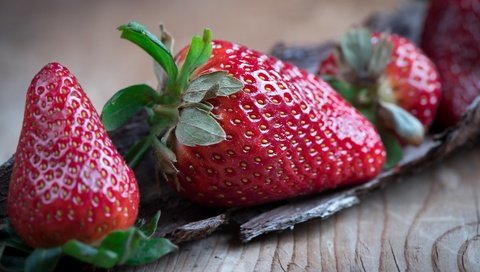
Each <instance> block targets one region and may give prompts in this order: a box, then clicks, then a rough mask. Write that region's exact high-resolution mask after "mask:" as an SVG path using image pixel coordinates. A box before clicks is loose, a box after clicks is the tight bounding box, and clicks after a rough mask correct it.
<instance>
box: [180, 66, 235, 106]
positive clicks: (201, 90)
mask: <svg viewBox="0 0 480 272" xmlns="http://www.w3.org/2000/svg"><path fill="white" fill-rule="evenodd" d="M242 88H243V83H242V82H241V81H240V80H238V79H236V78H234V77H232V76H229V75H228V73H227V72H226V71H217V72H213V73H208V74H204V75H201V76H199V77H198V78H196V79H194V80H193V81H192V82H190V84H189V85H188V87H187V90H185V93H184V94H183V101H185V102H190V103H196V102H201V101H203V100H204V99H209V98H213V97H216V96H228V95H231V94H234V93H236V92H238V91H240V90H241V89H242Z"/></svg>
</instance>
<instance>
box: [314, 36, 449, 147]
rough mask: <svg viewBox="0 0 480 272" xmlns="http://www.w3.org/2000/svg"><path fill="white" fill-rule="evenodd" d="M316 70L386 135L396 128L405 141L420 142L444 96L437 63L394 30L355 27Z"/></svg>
mask: <svg viewBox="0 0 480 272" xmlns="http://www.w3.org/2000/svg"><path fill="white" fill-rule="evenodd" d="M318 74H319V75H321V76H323V77H327V78H328V79H329V81H330V83H331V84H332V85H333V86H334V87H335V88H336V89H337V90H338V91H339V92H340V93H342V95H343V96H344V97H345V98H346V99H348V100H349V102H351V103H352V104H353V105H354V106H355V107H357V108H358V109H359V110H360V111H362V113H364V114H365V115H366V116H367V117H369V119H370V120H371V121H372V122H373V123H374V124H376V125H377V126H378V127H379V129H380V130H381V132H382V133H383V134H386V133H388V132H393V134H394V135H395V136H396V137H397V138H398V139H399V140H400V141H401V142H403V143H409V144H415V145H418V144H420V143H421V142H422V140H423V136H424V134H425V131H426V130H428V129H429V127H430V125H431V123H432V121H433V118H434V116H435V113H436V111H437V107H438V103H439V100H440V96H441V93H440V83H439V78H438V74H437V71H436V68H435V66H434V64H433V63H432V62H431V61H430V60H429V59H428V58H427V57H426V56H425V55H424V54H423V53H422V51H421V50H420V49H418V48H417V47H416V46H415V45H414V44H413V43H412V42H410V41H409V40H407V39H406V38H403V37H401V36H398V35H395V34H386V33H383V34H381V33H370V32H369V31H368V30H366V29H354V30H351V31H350V32H348V33H347V34H346V35H345V37H344V38H343V39H342V40H341V42H340V44H339V46H338V47H337V48H336V49H335V50H334V51H333V52H332V53H331V54H330V55H329V56H328V57H327V58H326V59H324V60H323V61H322V63H321V64H320V66H319V69H318Z"/></svg>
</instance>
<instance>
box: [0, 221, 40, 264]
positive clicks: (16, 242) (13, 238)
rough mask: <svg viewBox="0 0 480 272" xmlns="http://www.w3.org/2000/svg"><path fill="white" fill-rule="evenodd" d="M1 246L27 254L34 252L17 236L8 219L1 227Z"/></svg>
mask: <svg viewBox="0 0 480 272" xmlns="http://www.w3.org/2000/svg"><path fill="white" fill-rule="evenodd" d="M0 244H4V245H5V246H6V247H11V248H15V249H17V250H20V251H23V252H26V253H30V252H32V251H33V249H32V248H31V247H30V246H29V245H27V244H26V243H25V242H24V241H23V240H22V239H21V238H20V237H19V236H18V235H17V233H16V232H15V230H14V229H13V227H12V225H11V224H10V222H9V221H8V220H7V219H5V220H4V223H3V224H2V225H0ZM0 256H1V255H0Z"/></svg>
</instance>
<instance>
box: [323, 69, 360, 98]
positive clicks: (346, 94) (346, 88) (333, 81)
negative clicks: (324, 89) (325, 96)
mask: <svg viewBox="0 0 480 272" xmlns="http://www.w3.org/2000/svg"><path fill="white" fill-rule="evenodd" d="M323 79H324V80H325V81H326V82H327V83H328V84H330V86H332V88H333V89H334V90H335V91H337V92H338V93H339V94H340V95H341V96H342V97H343V99H345V100H347V101H348V102H349V103H350V104H352V105H354V104H355V97H356V95H357V90H356V89H355V88H353V87H352V86H351V85H350V84H348V83H347V82H345V81H343V80H340V79H337V78H334V77H330V76H326V77H324V78H323Z"/></svg>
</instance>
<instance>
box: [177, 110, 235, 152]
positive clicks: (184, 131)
mask: <svg viewBox="0 0 480 272" xmlns="http://www.w3.org/2000/svg"><path fill="white" fill-rule="evenodd" d="M175 136H176V137H177V140H178V141H179V142H180V143H182V144H184V145H187V146H196V145H201V146H206V145H212V144H216V143H219V142H221V141H223V140H225V139H226V137H227V135H226V134H225V131H224V130H223V128H222V127H221V126H220V124H219V123H218V122H217V121H216V120H215V119H214V118H213V117H212V116H211V114H209V113H207V112H205V111H203V110H200V109H197V108H185V109H183V110H182V111H181V112H180V118H179V121H178V124H177V128H176V130H175Z"/></svg>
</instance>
